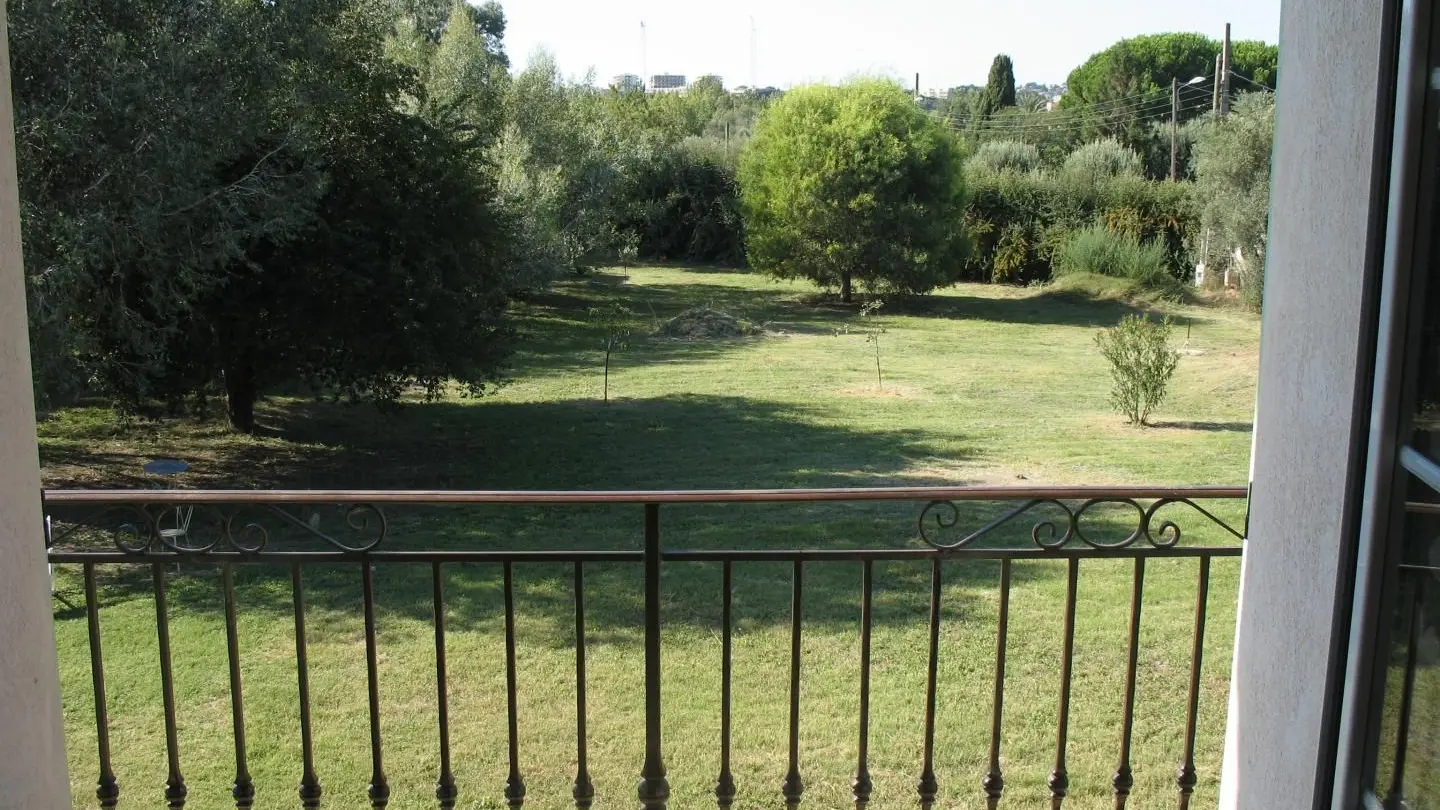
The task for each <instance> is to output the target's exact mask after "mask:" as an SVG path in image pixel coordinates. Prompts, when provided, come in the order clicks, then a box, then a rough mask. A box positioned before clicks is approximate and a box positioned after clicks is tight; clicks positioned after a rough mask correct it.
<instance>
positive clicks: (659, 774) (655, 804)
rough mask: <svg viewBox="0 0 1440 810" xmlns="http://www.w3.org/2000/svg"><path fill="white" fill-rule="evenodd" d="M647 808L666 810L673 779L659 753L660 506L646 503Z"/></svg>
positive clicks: (643, 788) (643, 773) (641, 790)
mask: <svg viewBox="0 0 1440 810" xmlns="http://www.w3.org/2000/svg"><path fill="white" fill-rule="evenodd" d="M635 792H636V794H637V795H638V796H639V798H640V806H641V807H643V808H645V810H665V806H666V804H667V803H668V802H669V801H670V782H669V780H667V779H666V778H665V760H664V758H663V757H662V756H661V752H660V505H659V504H654V503H647V504H645V764H644V766H643V767H642V768H641V769H640V784H639V786H637V788H636V791H635Z"/></svg>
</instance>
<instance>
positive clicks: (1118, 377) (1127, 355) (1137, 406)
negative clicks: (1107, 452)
mask: <svg viewBox="0 0 1440 810" xmlns="http://www.w3.org/2000/svg"><path fill="white" fill-rule="evenodd" d="M1170 329H1171V326H1170V319H1169V318H1168V317H1167V318H1166V319H1165V320H1163V321H1160V322H1158V323H1157V322H1155V321H1152V320H1150V319H1149V318H1146V317H1145V316H1143V315H1126V316H1125V317H1124V318H1121V319H1120V323H1119V325H1117V326H1113V327H1111V328H1109V329H1105V330H1102V331H1101V332H1100V333H1099V334H1097V335H1096V336H1095V343H1096V344H1097V345H1099V347H1100V354H1102V355H1104V357H1105V359H1106V360H1108V361H1110V381H1111V386H1110V404H1111V406H1112V407H1114V408H1115V410H1116V411H1117V412H1119V413H1120V414H1121V415H1122V416H1124V417H1125V420H1126V421H1127V422H1129V423H1130V424H1135V425H1143V424H1146V421H1145V420H1146V419H1148V418H1149V417H1150V413H1151V412H1152V411H1154V410H1155V408H1157V407H1159V405H1160V403H1161V402H1163V401H1164V400H1165V394H1166V393H1167V391H1168V389H1169V387H1170V378H1171V377H1172V376H1174V374H1175V367H1176V366H1177V365H1178V364H1179V363H1180V353H1179V352H1177V351H1175V350H1174V349H1172V348H1170Z"/></svg>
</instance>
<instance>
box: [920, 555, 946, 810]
mask: <svg viewBox="0 0 1440 810" xmlns="http://www.w3.org/2000/svg"><path fill="white" fill-rule="evenodd" d="M939 666H940V558H939V557H938V556H936V557H934V558H933V559H932V560H931V561H930V662H929V667H928V670H927V675H926V680H925V753H924V764H923V766H922V767H921V769H920V781H919V782H917V783H916V785H915V791H916V792H917V793H919V794H920V807H921V808H922V810H930V808H931V807H933V806H934V805H935V794H937V793H938V792H939V791H940V786H939V784H938V783H937V782H936V780H935V681H936V676H937V674H938V671H939Z"/></svg>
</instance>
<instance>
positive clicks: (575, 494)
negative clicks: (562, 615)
mask: <svg viewBox="0 0 1440 810" xmlns="http://www.w3.org/2000/svg"><path fill="white" fill-rule="evenodd" d="M1247 494H1248V493H1247V491H1246V488H1245V487H1243V486H1195V487H1171V486H1118V487H1112V486H1034V487H1012V486H959V487H854V488H830V489H697V490H369V489H269V490H267V489H161V490H157V489H51V490H45V491H44V497H45V502H46V503H48V504H55V505H58V504H150V505H158V504H186V503H189V504H224V503H272V504H280V503H291V504H331V503H359V502H363V503H368V504H376V505H379V504H416V505H444V504H506V505H520V504H573V505H587V504H588V505H597V504H647V503H693V504H699V503H784V502H795V501H800V502H818V501H927V500H929V501H998V500H1030V499H1036V500H1092V499H1108V498H1159V499H1192V498H1205V499H1208V498H1215V499H1227V498H1244V497H1246V495H1247Z"/></svg>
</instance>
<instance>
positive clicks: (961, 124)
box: [936, 95, 1210, 134]
mask: <svg viewBox="0 0 1440 810" xmlns="http://www.w3.org/2000/svg"><path fill="white" fill-rule="evenodd" d="M1209 106H1210V98H1209V96H1208V95H1206V96H1204V97H1202V98H1196V99H1190V100H1187V101H1184V102H1182V103H1181V105H1180V111H1181V112H1184V113H1190V112H1195V111H1197V110H1204V109H1206V108H1208V107H1209ZM1169 115H1170V102H1169V100H1164V101H1154V102H1151V103H1149V104H1140V105H1135V106H1133V107H1130V108H1128V109H1123V110H1122V109H1116V110H1112V111H1110V112H1106V113H1099V114H1098V116H1101V117H1106V118H1118V117H1129V118H1136V119H1142V120H1149V119H1152V118H1156V117H1168V116H1169ZM1040 116H1042V117H1043V118H1044V120H1039V121H1007V120H1005V119H999V120H991V119H984V120H983V122H982V123H981V124H980V127H981V128H982V129H983V130H984V131H986V132H999V133H1017V134H1019V133H1026V132H1036V131H1041V130H1050V129H1054V128H1055V127H1058V126H1065V125H1067V124H1071V123H1078V122H1083V121H1085V120H1088V119H1093V118H1095V117H1096V116H1097V114H1095V113H1091V112H1089V111H1088V110H1078V111H1074V112H1069V113H1065V112H1060V111H1056V112H1051V113H1041V114H1040ZM936 117H937V118H938V119H939V120H941V121H944V122H945V123H947V124H950V125H951V126H953V127H955V128H956V129H965V128H968V127H970V126H971V125H973V124H975V123H976V122H977V121H979V120H980V119H976V118H975V117H973V116H971V117H968V118H956V117H951V116H936Z"/></svg>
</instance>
